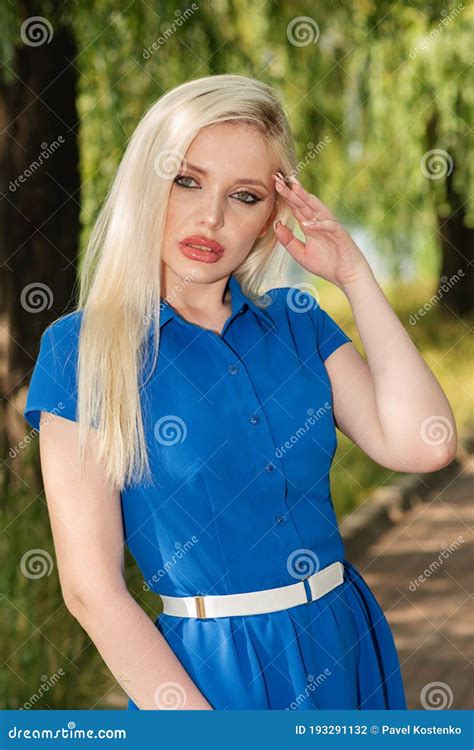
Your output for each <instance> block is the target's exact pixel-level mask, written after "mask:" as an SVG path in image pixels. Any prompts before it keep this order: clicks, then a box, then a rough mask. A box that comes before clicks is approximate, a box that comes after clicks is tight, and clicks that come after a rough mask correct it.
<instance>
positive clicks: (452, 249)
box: [437, 166, 474, 317]
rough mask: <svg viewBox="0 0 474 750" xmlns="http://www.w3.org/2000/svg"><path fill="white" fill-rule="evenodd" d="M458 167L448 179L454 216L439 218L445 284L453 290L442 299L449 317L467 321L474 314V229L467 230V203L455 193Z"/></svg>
mask: <svg viewBox="0 0 474 750" xmlns="http://www.w3.org/2000/svg"><path fill="white" fill-rule="evenodd" d="M455 170H456V167H455V166H454V169H453V170H452V172H451V174H449V175H447V177H446V189H447V196H448V203H449V206H450V207H451V213H450V214H449V216H448V217H442V216H439V215H438V216H437V221H438V228H439V238H440V244H441V250H442V263H441V283H444V284H446V285H447V286H449V291H447V292H446V293H445V294H444V295H443V297H442V300H441V302H442V304H443V305H444V306H445V308H446V311H447V313H448V314H452V313H453V312H454V313H456V314H457V315H459V316H460V317H464V316H466V315H469V314H471V313H472V311H473V302H474V295H473V289H474V264H473V261H474V228H472V227H468V226H466V221H465V219H466V212H465V210H464V206H463V201H462V198H461V196H459V195H458V194H457V193H456V191H455V190H454V186H453V177H454V173H455Z"/></svg>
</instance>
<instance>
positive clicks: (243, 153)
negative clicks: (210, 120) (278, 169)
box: [184, 122, 274, 178]
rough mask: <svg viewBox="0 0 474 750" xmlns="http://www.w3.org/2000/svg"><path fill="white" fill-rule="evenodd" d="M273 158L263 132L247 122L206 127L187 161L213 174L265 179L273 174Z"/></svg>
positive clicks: (198, 137) (196, 140)
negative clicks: (267, 175) (263, 177)
mask: <svg viewBox="0 0 474 750" xmlns="http://www.w3.org/2000/svg"><path fill="white" fill-rule="evenodd" d="M273 161H274V160H273V155H272V152H271V149H270V147H269V146H268V144H267V143H266V142H265V140H264V138H263V136H262V134H261V133H259V132H258V130H257V129H256V128H255V127H252V126H251V125H248V124H246V123H233V122H224V123H217V124H215V125H210V126H208V127H206V128H203V130H201V131H200V132H199V133H198V135H197V136H196V138H195V139H194V140H193V141H192V143H191V144H190V146H189V148H188V150H187V152H186V156H185V161H184V165H186V162H190V163H191V164H195V165H196V166H199V167H202V168H203V169H205V170H206V172H208V174H209V175H214V176H217V175H219V174H229V175H232V174H235V173H237V172H238V173H239V174H241V175H244V174H245V175H246V176H247V177H255V178H261V177H262V175H263V174H266V173H267V172H268V174H271V172H272V170H273Z"/></svg>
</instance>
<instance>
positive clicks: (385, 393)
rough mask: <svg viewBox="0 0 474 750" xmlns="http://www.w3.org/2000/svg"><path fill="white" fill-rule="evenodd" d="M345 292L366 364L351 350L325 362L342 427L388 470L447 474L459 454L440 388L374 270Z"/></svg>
mask: <svg viewBox="0 0 474 750" xmlns="http://www.w3.org/2000/svg"><path fill="white" fill-rule="evenodd" d="M343 291H344V292H345V294H346V295H347V298H348V300H349V302H350V304H351V307H352V312H353V315H354V320H355V322H356V325H357V329H358V331H359V335H360V338H361V340H362V344H363V346H364V349H365V353H366V356H367V362H366V361H365V360H364V359H363V357H361V355H360V354H359V352H358V351H357V349H356V348H355V347H354V346H353V344H351V343H346V344H344V345H343V346H341V347H339V348H338V349H336V350H335V351H334V352H333V353H332V354H331V355H330V356H329V357H328V358H327V360H326V361H325V365H326V368H327V371H328V374H329V377H330V379H331V384H332V387H333V392H334V414H335V418H336V422H337V426H338V427H339V429H340V430H341V431H342V432H343V433H344V434H345V435H347V436H348V437H349V438H350V439H351V440H353V442H354V443H356V444H357V445H359V447H360V448H361V449H362V450H363V451H364V452H365V453H367V455H369V456H370V457H371V458H373V459H374V461H377V463H379V464H381V465H382V466H387V467H388V468H390V469H394V470H396V471H405V472H417V471H421V472H428V471H435V470H437V469H440V468H442V467H443V466H446V465H447V464H448V463H450V462H451V461H452V459H453V458H454V456H455V453H456V448H457V432H456V423H455V420H454V416H453V412H452V410H451V407H450V405H449V402H448V400H447V398H446V396H445V394H444V391H443V390H442V388H441V386H440V384H439V383H438V381H437V379H436V378H435V376H434V375H433V373H432V371H431V370H430V368H429V367H428V365H427V364H426V362H425V361H424V359H423V357H422V356H421V355H420V354H419V352H418V350H417V348H416V346H415V345H414V343H413V341H412V340H411V338H410V336H409V335H408V333H407V331H406V330H405V328H404V327H403V325H402V323H401V322H400V320H399V319H398V317H397V315H396V314H395V312H394V310H393V309H392V308H391V306H390V304H389V302H388V300H387V298H386V297H385V295H384V293H383V291H382V289H381V287H380V286H379V284H378V282H377V281H376V279H375V277H374V275H373V273H372V271H371V270H370V269H368V270H367V272H366V273H364V274H363V275H361V276H360V277H359V278H357V280H356V281H354V282H353V283H351V284H347V285H346V286H345V287H343Z"/></svg>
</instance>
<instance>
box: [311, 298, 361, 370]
mask: <svg viewBox="0 0 474 750" xmlns="http://www.w3.org/2000/svg"><path fill="white" fill-rule="evenodd" d="M313 310H314V314H315V317H316V325H317V331H318V349H319V354H320V356H321V359H322V360H323V361H324V360H325V359H327V358H328V357H329V355H330V354H332V353H333V352H334V351H335V350H336V349H337V348H338V347H340V346H341V345H342V344H346V343H347V342H348V341H352V339H351V338H350V337H349V336H348V335H347V333H345V332H344V331H343V329H342V328H341V327H340V326H339V325H338V324H337V323H336V321H335V320H334V319H333V318H331V316H330V315H329V313H327V312H326V310H323V308H322V307H320V306H319V305H317V306H316V307H314V308H313Z"/></svg>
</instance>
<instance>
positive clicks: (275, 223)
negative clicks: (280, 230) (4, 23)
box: [273, 219, 281, 232]
mask: <svg viewBox="0 0 474 750" xmlns="http://www.w3.org/2000/svg"><path fill="white" fill-rule="evenodd" d="M277 224H281V221H280V219H276V220H275V221H274V222H273V229H274V231H275V232H276V225H277Z"/></svg>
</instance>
